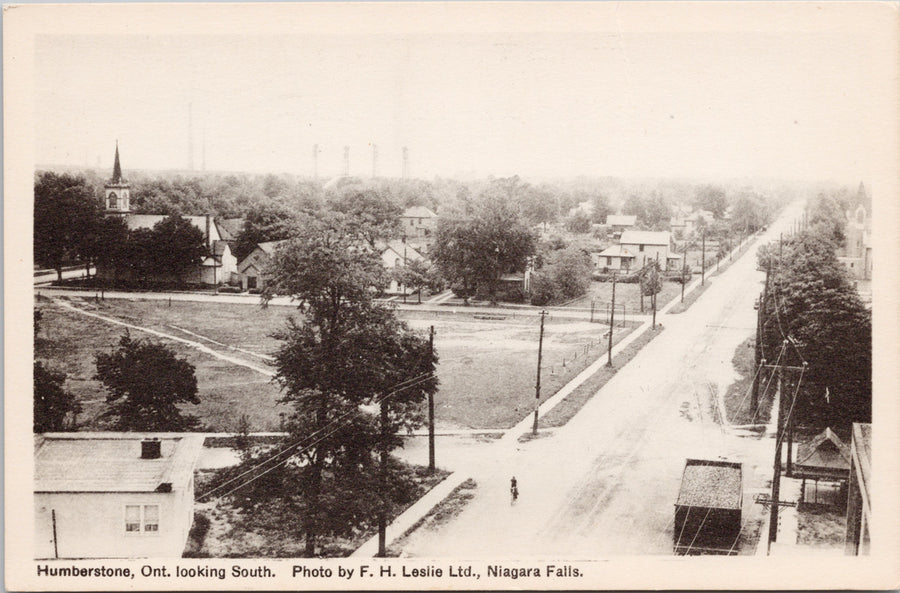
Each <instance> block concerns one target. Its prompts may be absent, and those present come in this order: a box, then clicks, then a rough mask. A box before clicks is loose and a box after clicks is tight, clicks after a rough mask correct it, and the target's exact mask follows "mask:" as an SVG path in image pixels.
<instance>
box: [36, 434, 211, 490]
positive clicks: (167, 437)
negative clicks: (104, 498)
mask: <svg viewBox="0 0 900 593" xmlns="http://www.w3.org/2000/svg"><path fill="white" fill-rule="evenodd" d="M148 438H156V439H159V441H160V450H161V456H160V457H159V458H158V459H141V441H143V440H146V439H148ZM202 447H203V436H202V435H194V434H189V433H134V432H131V433H117V432H93V433H91V432H66V433H45V434H42V435H35V440H34V491H35V492H156V491H157V489H158V488H159V487H160V485H162V484H170V485H171V489H173V490H177V489H181V488H184V487H186V486H187V484H188V482H189V481H190V479H191V477H192V476H193V472H194V467H195V465H196V462H197V458H198V456H199V455H200V449H201V448H202Z"/></svg>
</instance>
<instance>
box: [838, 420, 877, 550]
mask: <svg viewBox="0 0 900 593" xmlns="http://www.w3.org/2000/svg"><path fill="white" fill-rule="evenodd" d="M871 488H872V425H871V424H862V423H858V422H854V423H853V434H852V436H851V440H850V484H849V489H848V493H847V532H846V535H845V537H844V552H845V553H846V554H848V555H851V556H859V555H868V554H869V525H871V524H872V503H871V498H870V497H871V495H872V491H871Z"/></svg>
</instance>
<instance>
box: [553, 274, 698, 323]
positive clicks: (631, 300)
mask: <svg viewBox="0 0 900 593" xmlns="http://www.w3.org/2000/svg"><path fill="white" fill-rule="evenodd" d="M680 294H681V284H678V283H677V282H668V281H666V282H663V283H662V290H661V291H660V293H659V294H658V295H656V309H657V310H659V309H662V308H663V305H665V304H666V303H668V302H669V301H671V300H672V299H673V298H675V297H676V296H678V295H680ZM591 300H593V301H594V306H595V313H594V318H595V319H603V318H605V317H608V316H609V309H608V307H609V303H610V302H612V282H597V281H593V282H591V286H590V288H589V289H588V293H587V294H586V295H585V296H583V297H581V298H579V299H577V300H574V301H571V302H569V303H567V304H566V306H567V307H578V308H590V306H591ZM623 306H624V311H625V318H626V319H631V316H632V315H634V314H639V313H640V312H641V287H640V284H626V283H624V282H616V317H619V316H621V315H622V311H623ZM651 312H652V307H651V305H650V297H644V314H649V313H651Z"/></svg>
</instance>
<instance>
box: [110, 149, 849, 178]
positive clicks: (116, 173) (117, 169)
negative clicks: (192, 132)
mask: <svg viewBox="0 0 900 593" xmlns="http://www.w3.org/2000/svg"><path fill="white" fill-rule="evenodd" d="M123 181H124V179H123V178H122V166H121V165H120V164H119V143H118V142H116V160H115V162H114V163H113V174H112V178H111V179H110V180H109V183H110V185H120V184H122V183H123ZM860 185H862V184H860Z"/></svg>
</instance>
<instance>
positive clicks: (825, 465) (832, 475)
mask: <svg viewBox="0 0 900 593" xmlns="http://www.w3.org/2000/svg"><path fill="white" fill-rule="evenodd" d="M849 470H850V447H849V446H848V445H847V444H846V443H844V441H842V440H841V438H840V437H839V436H837V435H836V434H834V432H833V431H832V430H831V429H830V428H826V429H825V430H823V431H822V432H821V433H819V434H818V435H816V436H815V437H813V438H812V439H810V440H809V441H808V442H805V443H801V444H800V445H799V446H798V447H797V460H796V461H795V462H794V463H793V464H792V467H791V474H790V477H792V478H800V479H801V480H802V482H801V486H800V489H801V492H802V493H803V496H802V499H801V500H802V501H803V502H806V503H810V502H811V503H813V504H818V503H820V502H824V503H829V504H830V503H836V502H838V501H839V499H840V496H839V494H840V485H841V484H843V483H846V482H847V472H848V471H849ZM807 480H812V481H813V488H812V489H810V488H809V487H808V484H807ZM820 481H821V482H825V485H824V488H822V492H821V493H820V488H819V482H820ZM835 494H837V495H838V496H835Z"/></svg>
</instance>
